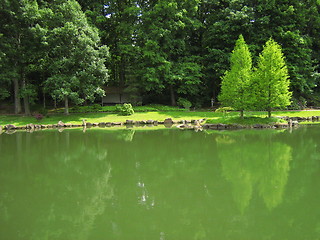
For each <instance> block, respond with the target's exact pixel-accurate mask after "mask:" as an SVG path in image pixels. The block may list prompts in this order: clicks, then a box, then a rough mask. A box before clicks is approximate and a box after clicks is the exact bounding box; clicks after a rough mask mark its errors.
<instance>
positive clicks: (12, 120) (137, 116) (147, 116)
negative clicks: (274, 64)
mask: <svg viewBox="0 0 320 240" xmlns="http://www.w3.org/2000/svg"><path fill="white" fill-rule="evenodd" d="M238 116H239V113H238V112H230V113H227V114H225V115H224V114H222V113H215V112H214V111H163V112H162V111H158V112H136V113H134V114H133V115H131V116H119V115H117V114H115V113H103V112H97V113H72V114H70V115H68V116H66V115H63V114H58V113H57V114H52V115H49V117H45V118H43V119H42V120H41V121H37V120H36V119H35V117H32V116H31V117H27V116H20V115H19V116H17V115H0V125H6V124H13V125H16V126H23V125H26V124H28V123H34V124H56V123H58V121H62V122H64V123H73V124H81V123H82V119H86V120H87V122H91V123H98V122H125V121H126V120H135V121H137V120H158V121H163V120H164V119H166V118H172V119H174V120H192V119H201V118H207V119H210V121H211V123H238V124H256V123H260V124H269V123H270V122H274V121H277V119H276V118H271V119H268V118H266V117H267V113H266V112H245V119H244V120H242V119H240V118H239V117H238ZM272 116H273V117H275V116H290V117H310V116H320V111H278V112H272ZM257 117H258V118H257Z"/></svg>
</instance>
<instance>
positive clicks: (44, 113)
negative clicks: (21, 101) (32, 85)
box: [39, 108, 48, 116]
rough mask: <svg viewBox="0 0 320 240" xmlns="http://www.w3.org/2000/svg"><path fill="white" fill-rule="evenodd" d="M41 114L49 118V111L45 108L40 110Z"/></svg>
mask: <svg viewBox="0 0 320 240" xmlns="http://www.w3.org/2000/svg"><path fill="white" fill-rule="evenodd" d="M39 113H40V114H42V115H43V116H47V115H48V110H47V109H45V108H41V109H40V110H39Z"/></svg>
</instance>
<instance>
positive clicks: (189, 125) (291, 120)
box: [0, 116, 320, 134]
mask: <svg viewBox="0 0 320 240" xmlns="http://www.w3.org/2000/svg"><path fill="white" fill-rule="evenodd" d="M279 118H281V119H284V120H286V121H287V123H276V124H271V125H269V124H254V125H240V124H222V123H219V124H207V123H204V122H205V120H206V119H198V120H180V121H174V120H173V119H171V118H167V119H165V120H164V121H155V120H141V121H134V120H126V121H125V122H99V123H90V122H87V121H86V120H83V121H82V124H71V123H63V122H62V121H59V122H58V123H57V124H33V123H30V124H27V125H25V126H15V125H12V124H7V125H5V126H1V125H0V134H1V133H2V132H3V131H5V132H7V133H10V132H11V133H12V132H15V131H17V130H26V131H28V132H33V131H37V130H41V129H59V130H64V129H65V128H78V127H82V128H84V129H86V128H91V127H101V128H104V127H114V126H126V127H128V128H130V127H143V126H158V125H164V126H165V127H167V128H171V127H173V126H175V127H177V128H180V129H191V130H202V129H212V130H232V129H244V128H255V129H259V128H260V129H261V128H274V129H283V128H290V127H296V126H298V124H299V122H300V121H320V116H312V117H308V118H301V117H279Z"/></svg>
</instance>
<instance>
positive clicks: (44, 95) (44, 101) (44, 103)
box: [43, 91, 46, 109]
mask: <svg viewBox="0 0 320 240" xmlns="http://www.w3.org/2000/svg"><path fill="white" fill-rule="evenodd" d="M43 109H46V93H45V91H43Z"/></svg>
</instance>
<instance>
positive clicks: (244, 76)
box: [219, 35, 252, 118]
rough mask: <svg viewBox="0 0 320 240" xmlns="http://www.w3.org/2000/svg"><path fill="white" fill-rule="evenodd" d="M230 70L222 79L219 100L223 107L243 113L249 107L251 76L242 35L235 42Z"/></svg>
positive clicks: (250, 66) (241, 114) (248, 53)
mask: <svg viewBox="0 0 320 240" xmlns="http://www.w3.org/2000/svg"><path fill="white" fill-rule="evenodd" d="M230 65H231V66H230V70H229V71H226V73H225V75H224V76H223V77H222V83H221V93H220V95H219V100H220V101H221V103H222V104H223V105H225V106H230V107H232V108H234V109H236V110H240V117H241V118H243V111H244V110H245V109H247V108H248V106H249V103H250V101H249V87H250V83H251V76H252V59H251V54H250V51H249V48H248V46H247V44H246V42H245V41H244V38H243V36H242V35H240V36H239V39H238V40H237V42H236V45H235V48H234V50H233V52H232V54H231V58H230Z"/></svg>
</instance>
